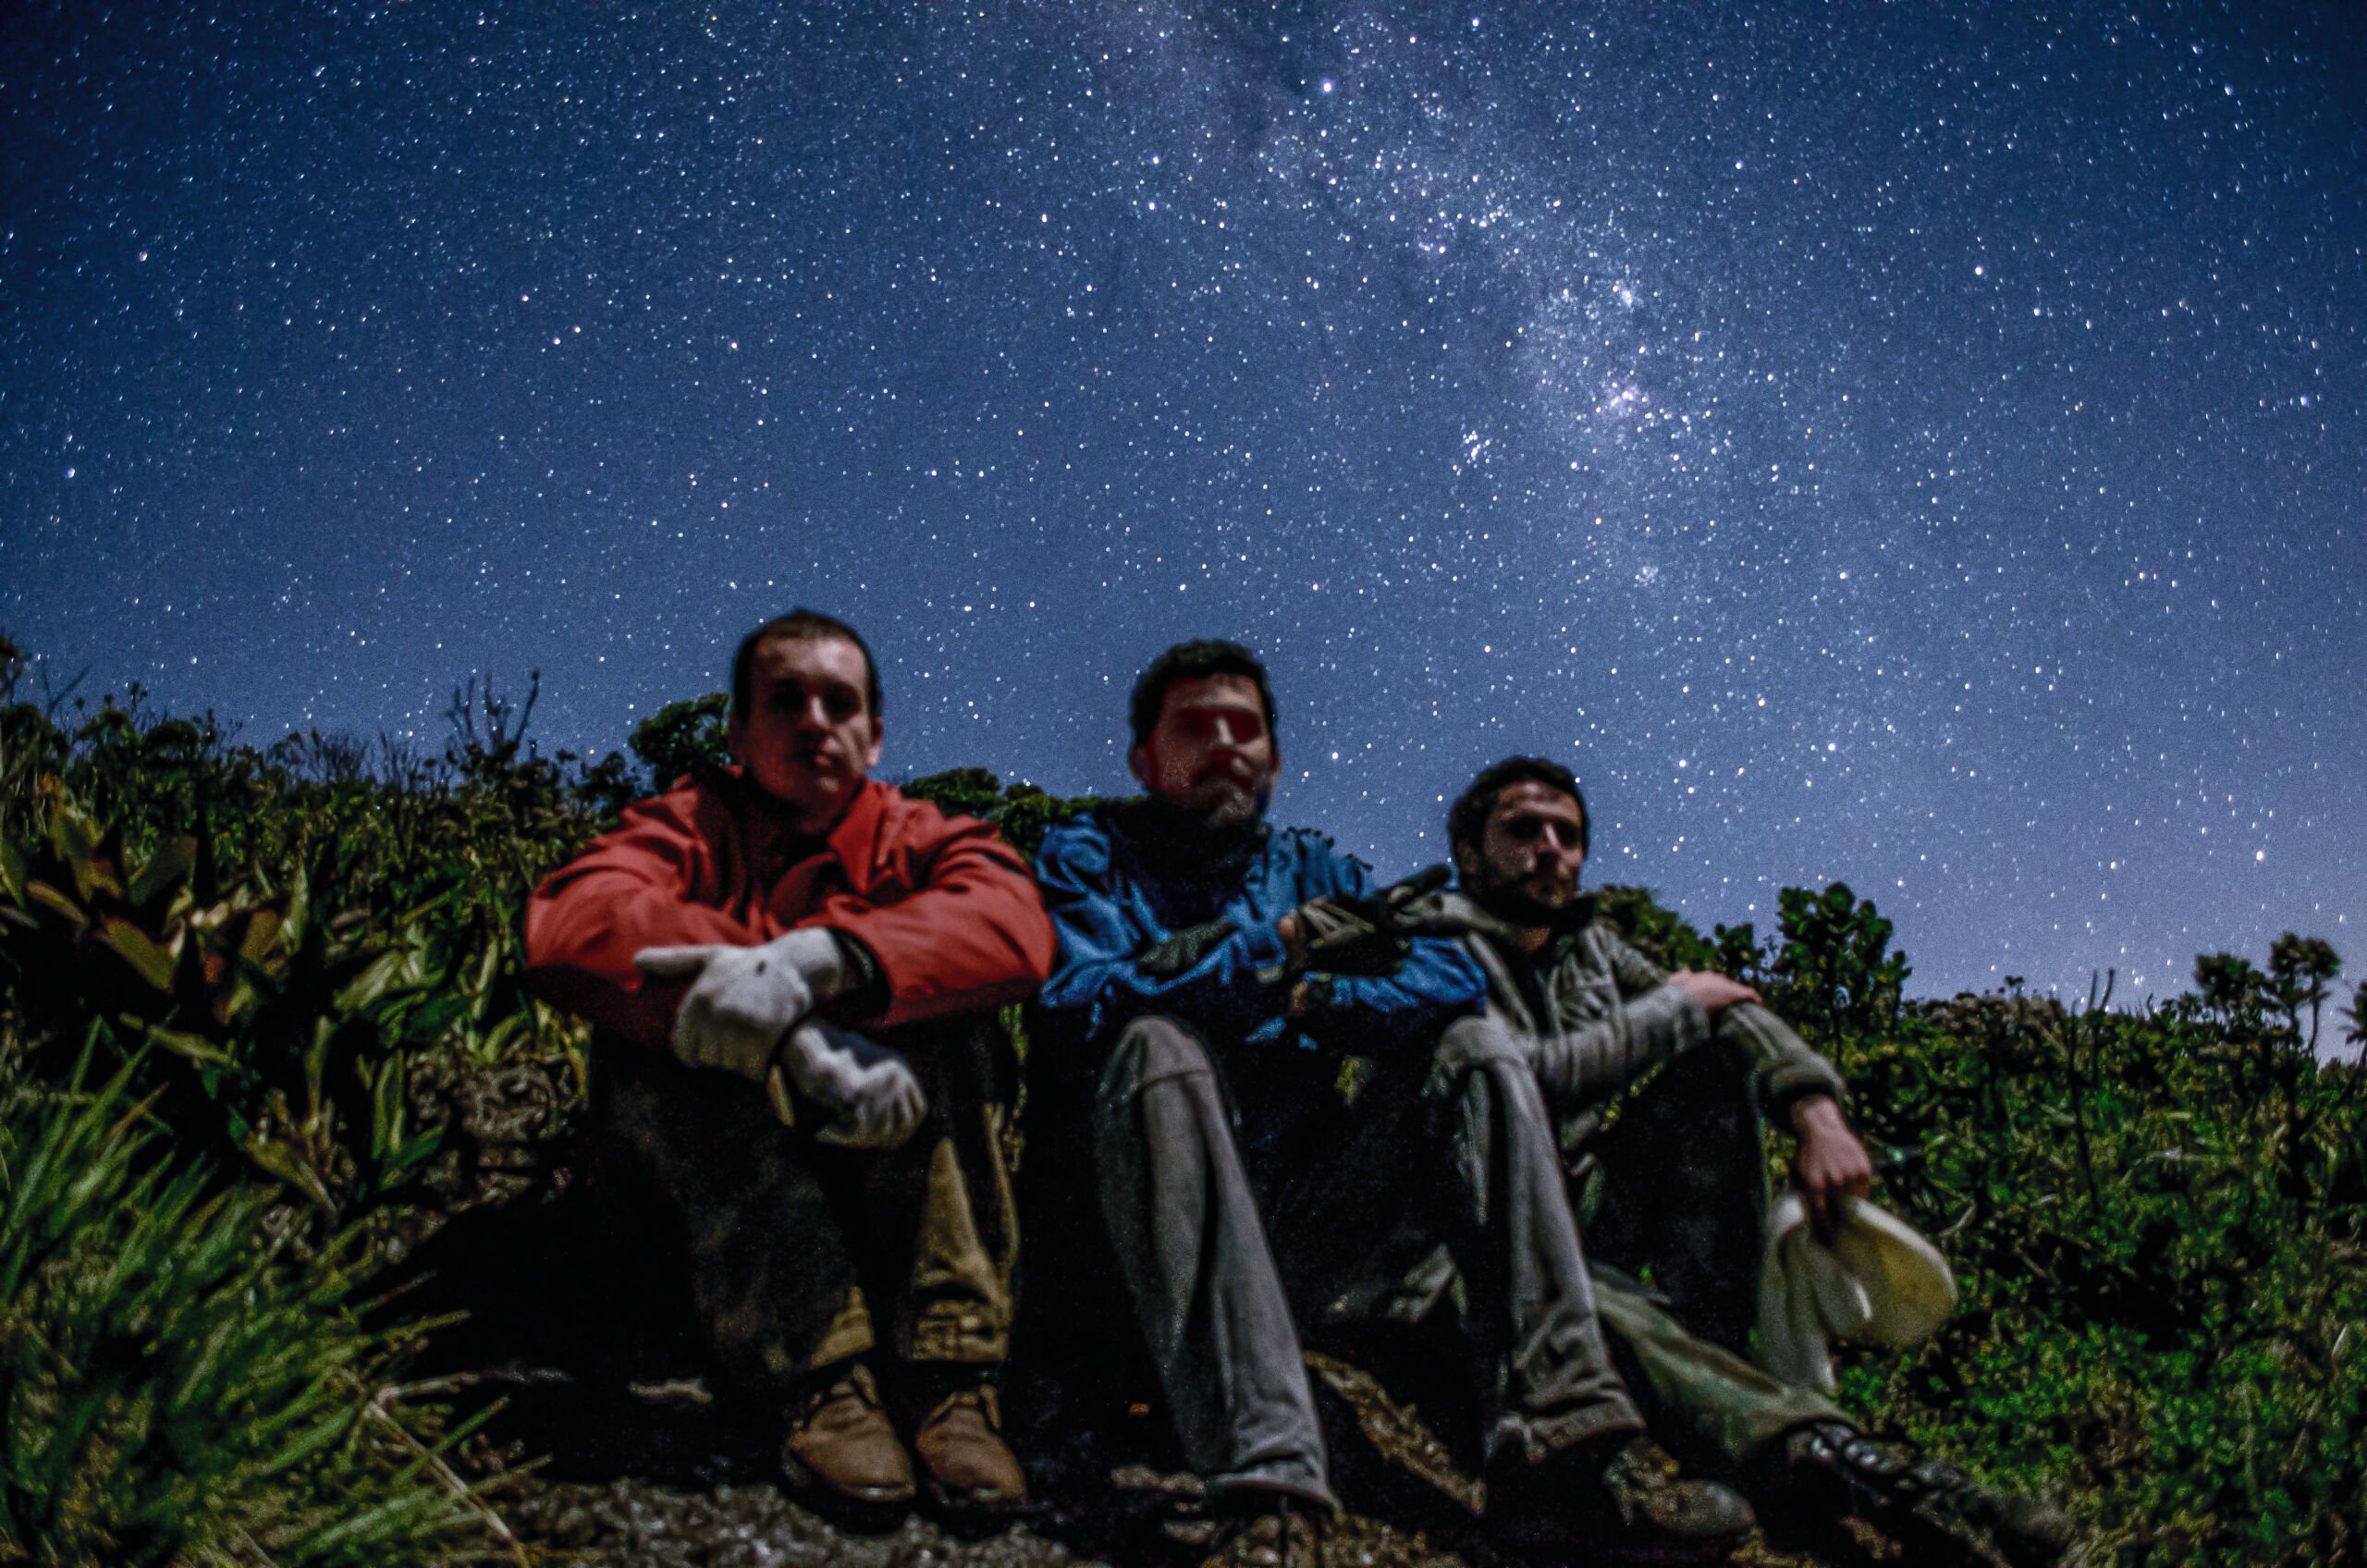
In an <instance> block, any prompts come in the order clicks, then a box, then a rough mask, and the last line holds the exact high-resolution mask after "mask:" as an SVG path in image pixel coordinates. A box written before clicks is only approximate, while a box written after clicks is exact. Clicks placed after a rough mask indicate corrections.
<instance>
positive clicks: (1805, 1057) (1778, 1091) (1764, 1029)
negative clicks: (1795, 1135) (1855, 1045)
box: [1713, 1002, 1849, 1129]
mask: <svg viewBox="0 0 2367 1568" xmlns="http://www.w3.org/2000/svg"><path fill="white" fill-rule="evenodd" d="M1713 1033H1714V1034H1715V1035H1716V1037H1717V1038H1719V1039H1721V1040H1732V1041H1734V1042H1735V1043H1736V1044H1737V1045H1739V1046H1741V1047H1742V1048H1743V1050H1744V1051H1745V1052H1746V1053H1747V1054H1748V1057H1749V1059H1750V1067H1751V1072H1752V1075H1753V1076H1754V1077H1755V1078H1756V1080H1757V1081H1758V1084H1759V1104H1760V1109H1761V1110H1763V1111H1765V1112H1766V1114H1767V1116H1768V1118H1769V1119H1770V1120H1771V1121H1774V1122H1776V1123H1777V1124H1778V1125H1780V1126H1783V1127H1784V1128H1786V1129H1788V1128H1789V1127H1790V1125H1791V1123H1790V1121H1788V1120H1787V1119H1786V1118H1785V1117H1784V1114H1783V1113H1784V1111H1785V1110H1786V1109H1789V1108H1790V1107H1791V1105H1792V1102H1793V1101H1795V1100H1804V1099H1807V1098H1808V1097H1809V1096H1811V1095H1831V1096H1833V1097H1834V1099H1835V1100H1837V1101H1839V1102H1840V1103H1841V1105H1842V1106H1843V1107H1844V1108H1845V1109H1846V1107H1847V1105H1848V1103H1849V1096H1848V1094H1847V1092H1846V1087H1845V1085H1844V1084H1843V1083H1842V1078H1841V1072H1840V1070H1839V1069H1837V1068H1835V1067H1834V1065H1833V1063H1832V1062H1831V1061H1829V1060H1826V1059H1825V1058H1824V1057H1823V1056H1821V1055H1820V1054H1819V1053H1818V1052H1817V1051H1816V1050H1815V1049H1814V1048H1812V1047H1810V1046H1809V1043H1808V1042H1807V1041H1806V1040H1803V1039H1801V1038H1800V1036H1799V1035H1797V1033H1795V1032H1794V1030H1793V1028H1792V1026H1791V1025H1790V1024H1788V1023H1784V1021H1783V1020H1782V1019H1780V1018H1778V1017H1776V1016H1775V1014H1774V1013H1772V1012H1771V1011H1768V1010H1767V1009H1766V1008H1763V1007H1760V1005H1759V1004H1758V1003H1756V1002H1739V1003H1737V1004H1735V1006H1733V1007H1730V1008H1723V1009H1721V1010H1720V1011H1719V1013H1718V1016H1717V1019H1716V1023H1715V1027H1714V1030H1713Z"/></svg>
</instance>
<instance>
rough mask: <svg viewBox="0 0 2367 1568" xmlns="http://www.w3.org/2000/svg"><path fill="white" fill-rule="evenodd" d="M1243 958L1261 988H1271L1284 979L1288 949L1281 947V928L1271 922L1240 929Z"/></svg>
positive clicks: (1288, 954) (1288, 962)
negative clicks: (1246, 960) (1247, 962)
mask: <svg viewBox="0 0 2367 1568" xmlns="http://www.w3.org/2000/svg"><path fill="white" fill-rule="evenodd" d="M1241 947H1242V953H1243V956H1244V957H1245V958H1247V959H1248V961H1249V967H1250V970H1251V971H1252V973H1254V974H1256V975H1257V982H1258V984H1259V985H1262V986H1271V985H1274V984H1276V983H1278V982H1279V981H1281V980H1282V979H1283V978H1284V977H1285V975H1286V974H1287V973H1288V971H1289V968H1290V949H1287V948H1285V947H1284V946H1282V927H1281V926H1280V925H1278V924H1276V923H1274V922H1271V921H1265V922H1260V923H1259V924H1257V925H1245V926H1243V927H1242V928H1241Z"/></svg>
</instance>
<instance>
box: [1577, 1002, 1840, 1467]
mask: <svg viewBox="0 0 2367 1568" xmlns="http://www.w3.org/2000/svg"><path fill="white" fill-rule="evenodd" d="M1748 1011H1750V1010H1746V1009H1728V1010H1727V1011H1724V1012H1721V1013H1720V1014H1719V1015H1718V1022H1719V1026H1718V1028H1717V1029H1716V1030H1715V1031H1714V1032H1713V1033H1712V1035H1711V1038H1710V1039H1709V1041H1708V1042H1707V1043H1706V1044H1704V1045H1701V1046H1699V1047H1696V1048H1695V1049H1693V1050H1690V1051H1687V1052H1686V1053H1685V1054H1684V1055H1682V1056H1680V1057H1678V1058H1676V1059H1675V1060H1674V1061H1671V1062H1670V1063H1669V1064H1668V1065H1667V1066H1665V1067H1663V1068H1662V1069H1661V1070H1660V1072H1659V1073H1658V1074H1657V1075H1656V1076H1654V1077H1653V1078H1651V1079H1650V1081H1648V1082H1647V1083H1646V1084H1645V1085H1644V1087H1643V1089H1642V1090H1641V1092H1639V1093H1637V1094H1636V1095H1635V1096H1632V1097H1631V1098H1630V1099H1629V1100H1628V1101H1627V1102H1626V1103H1625V1105H1624V1106H1622V1107H1621V1109H1620V1112H1619V1116H1618V1119H1617V1120H1616V1121H1614V1122H1613V1124H1612V1125H1611V1126H1610V1127H1608V1128H1605V1129H1602V1130H1600V1131H1598V1132H1594V1133H1592V1135H1590V1136H1588V1137H1587V1138H1585V1140H1584V1141H1583V1142H1582V1143H1580V1144H1579V1145H1577V1147H1578V1155H1579V1158H1578V1169H1579V1171H1580V1175H1579V1177H1578V1178H1577V1180H1576V1182H1573V1188H1574V1198H1575V1202H1574V1205H1573V1207H1576V1209H1577V1211H1578V1214H1579V1216H1580V1222H1581V1228H1582V1231H1583V1233H1584V1235H1585V1244H1586V1250H1587V1257H1588V1260H1589V1262H1591V1263H1592V1264H1594V1265H1596V1266H1597V1268H1598V1270H1599V1272H1598V1275H1597V1278H1596V1280H1595V1300H1596V1305H1597V1306H1598V1308H1599V1309H1600V1312H1601V1315H1602V1324H1603V1327H1604V1328H1605V1329H1608V1330H1609V1331H1610V1334H1611V1338H1612V1341H1613V1345H1614V1346H1615V1347H1616V1348H1617V1350H1618V1351H1619V1352H1620V1353H1621V1361H1622V1365H1623V1366H1625V1368H1626V1370H1627V1372H1628V1374H1629V1377H1628V1382H1629V1389H1630V1391H1631V1392H1633V1393H1634V1394H1635V1395H1636V1397H1637V1401H1638V1402H1639V1403H1642V1404H1643V1406H1644V1407H1645V1411H1646V1413H1647V1415H1648V1417H1649V1419H1650V1424H1651V1428H1652V1432H1653V1434H1654V1435H1655V1436H1656V1437H1658V1438H1660V1439H1661V1440H1662V1442H1664V1443H1666V1444H1667V1445H1668V1447H1669V1448H1670V1449H1672V1450H1674V1452H1676V1453H1677V1454H1678V1455H1679V1456H1680V1457H1683V1458H1685V1459H1686V1460H1688V1461H1690V1462H1692V1463H1695V1464H1704V1465H1707V1466H1710V1467H1711V1468H1712V1469H1722V1468H1729V1467H1732V1466H1737V1465H1740V1464H1745V1463H1746V1462H1747V1461H1748V1458H1749V1456H1750V1453H1751V1451H1752V1450H1753V1449H1755V1448H1757V1447H1758V1446H1759V1445H1760V1444H1761V1443H1764V1442H1767V1441H1769V1440H1771V1439H1774V1438H1778V1437H1781V1436H1782V1435H1783V1434H1784V1433H1785V1432H1787V1431H1790V1430H1791V1429H1792V1428H1793V1427H1797V1426H1799V1425H1800V1424H1801V1423H1803V1422H1808V1421H1837V1420H1842V1419H1845V1417H1843V1415H1841V1412H1840V1411H1839V1410H1838V1409H1836V1408H1835V1407H1834V1405H1833V1403H1831V1402H1830V1401H1828V1400H1826V1399H1824V1398H1823V1397H1822V1396H1821V1395H1819V1394H1817V1393H1814V1392H1812V1391H1810V1390H1806V1389H1799V1388H1795V1387H1793V1386H1792V1385H1790V1384H1788V1383H1784V1382H1781V1381H1779V1380H1778V1379H1776V1378H1772V1377H1770V1376H1768V1374H1766V1373H1765V1372H1762V1371H1760V1369H1759V1368H1758V1367H1757V1366H1753V1365H1751V1364H1750V1363H1749V1362H1748V1361H1747V1360H1745V1359H1744V1355H1745V1354H1746V1353H1747V1352H1748V1348H1749V1338H1750V1332H1751V1329H1752V1326H1753V1324H1754V1323H1755V1321H1756V1319H1757V1317H1758V1310H1759V1274H1760V1264H1761V1262H1762V1260H1763V1259H1764V1257H1765V1256H1766V1246H1767V1208H1768V1183H1767V1142H1766V1133H1765V1129H1764V1127H1763V1126H1762V1124H1761V1119H1760V1114H1759V1105H1758V1100H1757V1089H1756V1084H1755V1082H1754V1074H1753V1065H1752V1063H1753V1053H1752V1049H1751V1045H1752V1042H1751V1041H1750V1040H1749V1039H1748V1037H1747V1036H1745V1035H1742V1033H1741V1031H1742V1030H1745V1029H1748V1027H1750V1026H1751V1024H1750V1021H1749V1020H1748V1017H1747V1016H1741V1017H1737V1016H1736V1015H1747V1014H1748ZM1730 1018H1731V1019H1735V1024H1734V1025H1733V1026H1732V1027H1729V1026H1728V1020H1729V1019H1730ZM1566 1131H1567V1129H1565V1132H1566ZM1605 1265H1607V1266H1609V1270H1613V1271H1624V1272H1625V1273H1626V1274H1629V1275H1634V1274H1638V1273H1641V1272H1643V1271H1644V1270H1646V1269H1649V1270H1650V1273H1651V1278H1652V1283H1653V1285H1654V1287H1655V1292H1654V1293H1656V1294H1657V1295H1658V1296H1659V1297H1660V1298H1661V1300H1660V1301H1655V1300H1654V1299H1653V1293H1647V1292H1643V1291H1642V1290H1640V1289H1639V1288H1635V1287H1634V1286H1633V1284H1632V1280H1628V1281H1615V1280H1610V1279H1605V1278H1604V1277H1603V1273H1602V1266H1605ZM1662 1302H1665V1304H1666V1305H1665V1308H1664V1307H1663V1305H1662Z"/></svg>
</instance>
